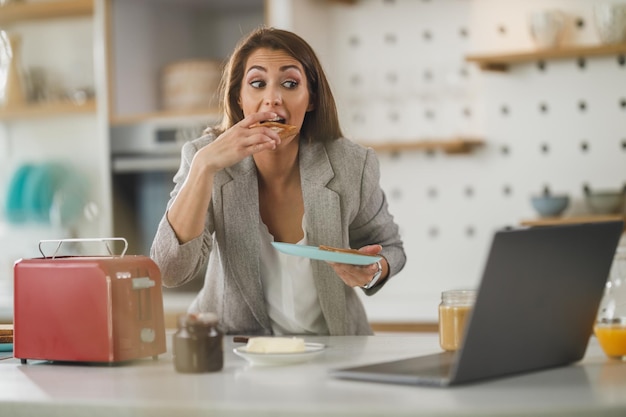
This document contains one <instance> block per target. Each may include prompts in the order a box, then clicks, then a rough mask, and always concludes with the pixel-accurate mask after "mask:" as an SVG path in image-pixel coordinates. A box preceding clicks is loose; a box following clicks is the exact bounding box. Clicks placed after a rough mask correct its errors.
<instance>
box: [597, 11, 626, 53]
mask: <svg viewBox="0 0 626 417" xmlns="http://www.w3.org/2000/svg"><path fill="white" fill-rule="evenodd" d="M593 18H594V23H595V26H596V30H597V32H598V37H599V38H600V41H601V42H602V43H606V44H615V43H622V42H626V3H610V2H606V3H599V4H596V5H594V7H593Z"/></svg>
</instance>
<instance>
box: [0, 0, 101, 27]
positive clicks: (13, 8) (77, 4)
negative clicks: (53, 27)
mask: <svg viewBox="0 0 626 417" xmlns="http://www.w3.org/2000/svg"><path fill="white" fill-rule="evenodd" d="M91 14H93V0H58V1H47V2H38V3H30V2H28V1H24V2H22V3H9V4H7V5H5V6H0V25H9V24H12V23H18V22H24V21H28V20H43V19H46V20H48V19H52V18H58V17H76V16H89V15H91Z"/></svg>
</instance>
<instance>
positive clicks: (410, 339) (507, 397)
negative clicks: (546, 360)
mask: <svg viewBox="0 0 626 417" xmlns="http://www.w3.org/2000/svg"><path fill="white" fill-rule="evenodd" d="M169 341H171V334H168V342H169ZM307 341H316V342H322V343H325V344H327V346H328V347H327V349H326V351H325V352H324V353H322V354H321V356H318V357H316V358H314V359H313V360H312V361H311V362H308V363H303V364H296V365H286V366H275V367H257V366H249V365H248V364H247V362H246V361H245V360H244V359H242V358H240V357H238V356H236V355H235V354H234V353H233V352H232V349H233V347H234V346H236V345H235V344H234V343H233V341H232V337H226V338H225V362H224V369H223V370H222V371H221V372H217V373H207V374H179V373H177V372H175V371H174V367H173V363H172V356H171V353H170V352H171V349H170V348H169V347H168V353H166V354H164V355H161V357H160V358H159V360H157V361H154V360H152V359H142V360H138V361H133V362H132V363H128V364H124V365H115V366H100V365H68V364H57V363H54V364H53V363H49V362H44V361H29V363H28V364H27V365H22V364H21V363H20V361H19V360H17V359H13V358H12V359H7V360H2V361H0V415H3V416H26V415H28V416H34V415H46V416H64V417H71V416H90V417H91V416H94V417H97V416H112V415H114V416H116V417H125V416H148V415H149V416H150V417H159V416H177V417H178V416H180V417H182V416H208V415H211V416H247V417H249V416H251V415H253V416H255V417H256V416H294V415H307V416H312V415H323V416H351V415H353V416H409V415H410V416H420V415H428V416H452V415H463V416H513V415H514V416H523V415H532V416H538V415H549V416H578V415H581V416H582V415H585V416H590V415H593V416H618V415H619V416H624V415H626V395H624V393H626V362H621V361H616V360H610V359H608V358H606V357H605V356H604V354H603V352H602V351H601V349H600V348H599V346H598V344H597V341H596V339H595V338H592V339H591V341H590V345H589V348H588V350H587V354H586V356H585V358H584V360H583V361H581V362H580V363H578V364H575V365H572V366H569V367H564V368H558V369H553V370H548V371H541V372H535V373H530V374H525V375H520V376H513V377H508V378H502V379H496V380H491V381H487V382H481V383H475V384H470V385H464V386H459V387H455V388H429V387H415V386H404V385H392V384H379V383H371V382H359V381H347V380H340V379H335V378H333V377H331V376H329V375H328V371H329V370H330V369H333V368H337V367H344V366H348V365H357V364H364V363H370V362H376V361H381V360H393V359H400V358H404V357H409V356H414V355H422V354H429V353H433V352H436V351H438V350H439V348H438V339H437V335H436V334H423V335H410V336H406V335H381V336H346V337H311V338H307Z"/></svg>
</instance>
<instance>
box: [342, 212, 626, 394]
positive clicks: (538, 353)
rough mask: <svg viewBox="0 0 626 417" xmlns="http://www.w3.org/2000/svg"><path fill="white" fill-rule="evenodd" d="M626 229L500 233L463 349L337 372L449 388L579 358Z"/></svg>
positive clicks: (611, 224)
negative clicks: (621, 237)
mask: <svg viewBox="0 0 626 417" xmlns="http://www.w3.org/2000/svg"><path fill="white" fill-rule="evenodd" d="M623 228H624V224H623V222H622V221H608V222H597V223H584V224H568V225H557V226H541V227H531V228H521V229H513V230H501V231H497V232H496V233H495V234H494V237H493V240H492V244H491V248H490V251H489V256H488V257H487V262H486V265H485V268H484V272H483V277H482V280H481V282H480V286H479V288H478V294H477V297H476V301H475V304H474V307H473V309H472V312H471V315H470V317H469V320H468V322H467V326H466V328H465V336H464V339H463V343H462V346H461V348H460V349H459V350H458V351H456V352H444V351H442V352H439V353H435V354H432V355H425V356H418V357H412V358H408V359H400V360H396V361H390V362H382V363H374V364H369V365H361V366H354V367H347V368H342V369H334V370H331V375H332V376H335V377H337V378H344V379H354V380H366V381H376V382H387V383H399V384H412V385H430V386H442V387H443V386H451V385H459V384H464V383H468V382H474V381H479V380H486V379H490V378H497V377H504V376H509V375H514V374H520V373H525V372H531V371H538V370H542V369H547V368H554V367H559V366H565V365H568V364H571V363H573V362H576V361H579V360H580V359H582V357H583V356H584V354H585V350H586V348H587V344H588V342H589V337H590V336H591V333H592V331H593V324H594V322H595V320H596V315H597V312H598V308H599V305H600V301H601V299H602V296H603V294H604V288H605V284H606V281H607V278H608V276H609V271H610V268H611V264H612V261H613V257H614V255H615V250H616V248H617V245H618V242H619V239H620V236H621V234H622V231H623Z"/></svg>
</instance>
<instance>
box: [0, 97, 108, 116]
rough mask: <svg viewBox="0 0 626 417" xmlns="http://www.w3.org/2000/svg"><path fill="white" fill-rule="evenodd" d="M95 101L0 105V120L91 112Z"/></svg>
mask: <svg viewBox="0 0 626 417" xmlns="http://www.w3.org/2000/svg"><path fill="white" fill-rule="evenodd" d="M95 111H96V101H95V100H88V101H86V102H85V103H83V104H76V103H73V102H71V101H61V102H49V103H37V104H28V105H25V106H20V107H11V108H6V107H4V108H2V107H0V120H19V119H35V118H41V117H52V116H60V115H63V114H74V113H93V112H95Z"/></svg>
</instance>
